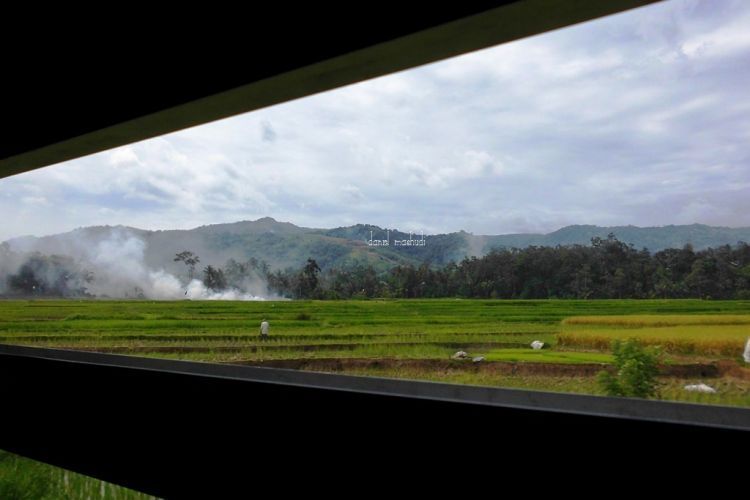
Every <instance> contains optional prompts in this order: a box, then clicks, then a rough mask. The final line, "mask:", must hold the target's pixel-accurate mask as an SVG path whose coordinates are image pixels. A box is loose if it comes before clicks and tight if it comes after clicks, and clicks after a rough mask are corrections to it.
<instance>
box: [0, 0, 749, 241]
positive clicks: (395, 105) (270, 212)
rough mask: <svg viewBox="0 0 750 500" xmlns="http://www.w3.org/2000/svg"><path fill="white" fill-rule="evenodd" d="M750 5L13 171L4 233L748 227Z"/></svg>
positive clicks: (522, 50)
mask: <svg viewBox="0 0 750 500" xmlns="http://www.w3.org/2000/svg"><path fill="white" fill-rule="evenodd" d="M749 89H750V2H747V1H745V0H703V1H698V0H671V1H667V2H664V3H661V4H657V5H652V6H648V7H644V8H641V9H636V10H633V11H629V12H625V13H621V14H618V15H615V16H610V17H607V18H604V19H599V20H595V21H591V22H588V23H583V24H580V25H576V26H573V27H569V28H565V29H562V30H557V31H554V32H550V33H545V34H542V35H537V36H535V37H531V38H527V39H524V40H520V41H516V42H511V43H508V44H504V45H500V46H497V47H493V48H490V49H485V50H482V51H478V52H474V53H471V54H467V55H464V56H460V57H457V58H453V59H449V60H446V61H441V62H438V63H433V64H430V65H426V66H422V67H419V68H415V69H411V70H408V71H404V72H400V73H396V74H392V75H388V76H384V77H380V78H377V79H374V80H369V81H367V82H363V83H359V84H355V85H351V86H347V87H343V88H340V89H336V90H332V91H329V92H325V93H322V94H318V95H315V96H311V97H307V98H303V99H299V100H296V101H292V102H288V103H284V104H280V105H276V106H273V107H269V108H265V109H261V110H258V111H254V112H251V113H247V114H244V115H240V116H236V117H232V118H228V119H225V120H221V121H217V122H213V123H210V124H205V125H201V126H199V127H193V128H190V129H186V130H183V131H180V132H176V133H172V134H169V135H165V136H162V137H159V138H155V139H150V140H147V141H142V142H139V143H135V144H132V145H128V146H124V147H121V148H117V149H114V150H110V151H105V152H102V153H99V154H96V155H91V156H88V157H84V158H80V159H76V160H73V161H69V162H65V163H61V164H58V165H55V166H52V167H47V168H44V169H39V170H36V171H33V172H28V173H24V174H19V175H16V176H13V177H9V178H5V179H2V180H0V211H2V213H3V214H5V217H4V221H3V224H2V225H1V226H0V241H2V240H6V239H8V238H12V237H16V236H21V235H27V234H33V235H37V236H40V235H46V234H54V233H60V232H65V231H68V230H71V229H74V228H76V227H83V226H90V225H105V224H109V225H117V224H122V225H128V226H134V227H139V228H143V229H188V228H192V227H196V226H199V225H204V224H214V223H223V222H235V221H239V220H255V219H257V218H260V217H266V216H268V217H273V218H275V219H277V220H280V221H288V222H292V223H294V224H297V225H300V226H306V227H317V228H333V227H339V226H347V225H351V224H356V223H367V224H376V225H379V226H381V227H389V228H397V229H399V230H402V231H414V232H420V231H424V232H425V233H427V234H435V233H444V232H452V231H458V230H465V231H468V232H472V233H474V234H506V233H520V232H543V233H546V232H551V231H554V230H556V229H559V228H560V227H563V226H566V225H570V224H596V225H600V226H613V225H628V224H632V225H636V226H661V225H667V224H692V223H703V224H711V225H721V226H730V227H743V226H750V90H749Z"/></svg>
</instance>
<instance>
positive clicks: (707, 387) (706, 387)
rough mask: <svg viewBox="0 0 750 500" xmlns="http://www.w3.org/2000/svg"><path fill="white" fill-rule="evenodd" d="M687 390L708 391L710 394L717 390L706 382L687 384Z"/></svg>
mask: <svg viewBox="0 0 750 500" xmlns="http://www.w3.org/2000/svg"><path fill="white" fill-rule="evenodd" d="M685 390H686V391H691V392H708V393H710V394H713V393H715V392H716V389H714V388H713V387H711V386H710V385H706V384H692V385H686V386H685Z"/></svg>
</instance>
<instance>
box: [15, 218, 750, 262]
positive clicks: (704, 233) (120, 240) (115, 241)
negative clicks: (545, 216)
mask: <svg viewBox="0 0 750 500" xmlns="http://www.w3.org/2000/svg"><path fill="white" fill-rule="evenodd" d="M610 233H614V235H615V236H616V237H617V238H618V239H619V240H620V241H623V242H626V243H629V244H632V245H633V246H634V247H636V248H637V249H641V248H647V249H648V250H650V251H652V252H655V251H659V250H663V249H665V248H682V247H683V246H684V245H685V244H688V243H689V244H692V245H693V247H694V248H695V249H696V250H700V249H703V248H707V247H716V246H720V245H726V244H730V245H734V244H736V243H737V242H739V241H745V242H750V228H728V227H713V226H706V225H702V224H692V225H684V226H664V227H645V228H641V227H636V226H616V227H599V226H585V225H574V226H567V227H564V228H562V229H559V230H557V231H554V232H552V233H549V234H505V235H474V234H470V233H467V232H464V231H459V232H455V233H448V234H436V235H425V236H424V238H425V240H426V243H425V244H424V246H419V244H418V243H417V244H411V245H409V244H403V245H398V246H396V245H395V241H396V240H399V242H403V240H409V239H410V238H411V239H412V240H417V241H418V240H421V238H422V235H410V234H409V233H404V232H401V231H398V230H394V229H391V230H387V229H384V228H381V227H378V226H373V225H367V224H357V225H354V226H348V227H339V228H335V229H314V228H305V227H299V226H295V225H294V224H291V223H288V222H279V221H276V220H274V219H272V218H270V217H265V218H262V219H258V220H256V221H241V222H235V223H231V224H214V225H209V226H201V227H198V228H195V229H190V230H166V231H146V230H142V229H136V228H131V227H124V226H94V227H85V228H80V229H76V230H74V231H71V232H68V233H63V234H57V235H53V236H44V237H41V238H38V237H34V236H25V237H21V238H14V239H11V240H8V241H7V244H8V245H9V246H10V248H11V249H12V250H14V251H17V252H18V251H39V252H42V253H45V254H63V255H71V256H73V257H80V256H83V255H88V256H90V255H91V254H92V252H93V251H108V250H106V249H107V248H109V249H114V248H117V249H118V250H119V249H121V248H123V247H126V246H127V245H131V246H132V245H134V248H135V251H140V252H141V253H142V257H143V262H144V263H145V264H146V265H148V266H149V267H150V268H153V269H158V268H163V269H165V270H167V271H169V272H179V271H181V270H182V269H183V268H184V266H183V264H182V263H179V262H177V263H176V262H174V261H173V257H174V256H175V254H176V253H178V252H182V251H184V250H189V251H191V252H193V253H194V254H197V255H198V256H200V258H201V266H204V265H207V264H212V265H218V266H221V265H223V264H224V263H225V262H226V261H227V260H228V259H230V258H233V259H235V260H237V261H245V260H248V259H250V258H255V259H258V260H262V261H265V262H267V263H268V264H269V265H270V266H271V268H273V269H284V268H287V267H293V268H299V267H301V266H302V265H304V263H305V261H306V260H307V258H308V257H312V258H314V259H316V261H317V262H318V264H319V265H320V266H321V267H322V268H324V269H325V268H328V267H332V266H335V267H338V266H342V265H346V264H351V263H355V262H359V263H363V264H370V265H372V266H373V267H375V268H376V269H378V270H383V269H387V268H390V267H393V266H395V265H398V264H415V265H418V264H420V263H422V262H423V261H425V260H429V261H430V262H432V263H433V264H437V265H442V264H446V263H448V262H450V261H458V260H460V259H462V258H464V257H465V256H471V255H477V256H481V255H483V254H485V253H487V252H488V251H490V250H491V249H492V248H502V247H505V248H512V247H516V248H525V247H528V246H531V245H536V246H557V245H573V244H579V245H589V244H590V243H591V239H592V238H594V237H597V236H598V237H602V238H606V237H607V235H608V234H610ZM371 239H372V240H381V241H382V240H388V242H389V245H388V246H371V245H370V244H368V241H369V240H371ZM412 243H415V241H412ZM108 245H109V246H108ZM97 249H99V250H97Z"/></svg>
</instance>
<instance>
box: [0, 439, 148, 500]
mask: <svg viewBox="0 0 750 500" xmlns="http://www.w3.org/2000/svg"><path fill="white" fill-rule="evenodd" d="M0 498H2V499H4V500H26V499H28V500H53V499H54V500H57V499H60V498H65V499H69V500H88V499H92V500H93V499H108V500H142V499H143V500H145V499H152V498H156V497H152V496H150V495H146V494H143V493H139V492H137V491H133V490H130V489H127V488H123V487H121V486H117V485H114V484H111V483H106V482H104V481H100V480H98V479H94V478H91V477H88V476H84V475H82V474H76V473H75V472H70V471H67V470H65V469H60V468H58V467H53V466H51V465H47V464H44V463H41V462H36V461H34V460H29V459H27V458H23V457H20V456H18V455H14V454H12V453H8V452H5V451H2V450H0Z"/></svg>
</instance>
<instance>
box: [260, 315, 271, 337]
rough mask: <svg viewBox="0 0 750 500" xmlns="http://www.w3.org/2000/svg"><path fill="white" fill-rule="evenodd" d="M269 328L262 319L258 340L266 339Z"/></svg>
mask: <svg viewBox="0 0 750 500" xmlns="http://www.w3.org/2000/svg"><path fill="white" fill-rule="evenodd" d="M269 328H270V325H269V324H268V321H266V318H263V321H261V322H260V339H261V340H266V339H267V338H268V329H269Z"/></svg>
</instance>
